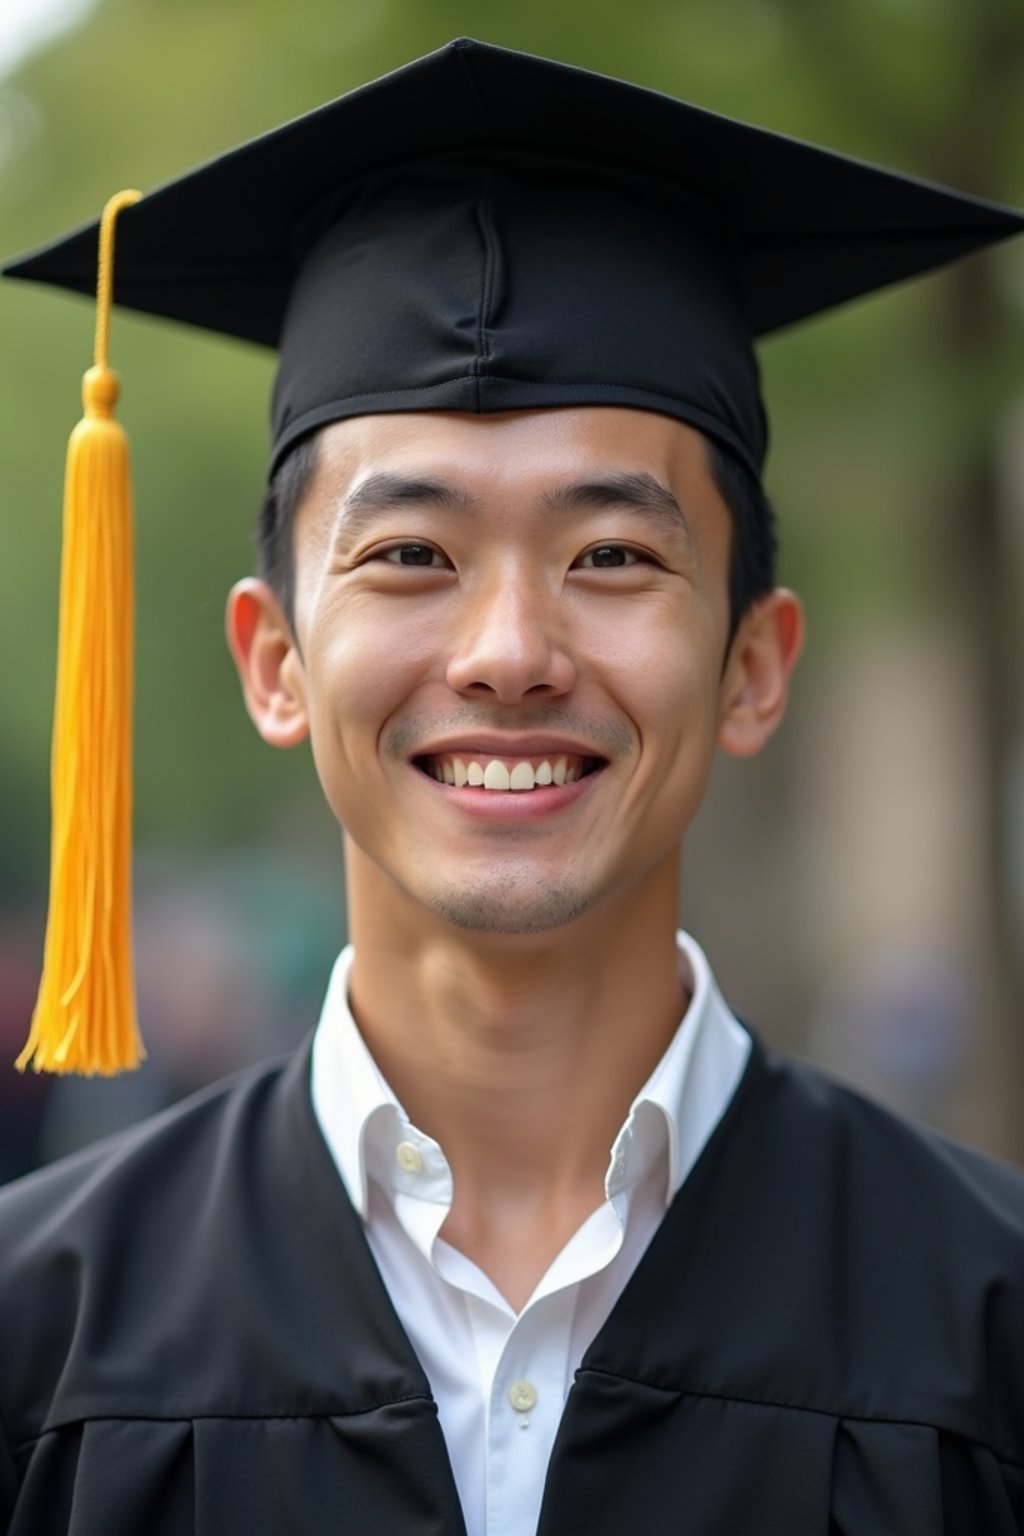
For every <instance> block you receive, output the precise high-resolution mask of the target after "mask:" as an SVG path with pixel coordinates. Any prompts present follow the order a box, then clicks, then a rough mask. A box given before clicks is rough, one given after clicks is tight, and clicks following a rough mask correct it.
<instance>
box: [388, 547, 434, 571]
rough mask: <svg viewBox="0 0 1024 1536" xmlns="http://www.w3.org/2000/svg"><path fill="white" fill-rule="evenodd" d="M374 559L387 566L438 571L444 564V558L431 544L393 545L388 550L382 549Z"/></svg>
mask: <svg viewBox="0 0 1024 1536" xmlns="http://www.w3.org/2000/svg"><path fill="white" fill-rule="evenodd" d="M376 558H377V559H379V560H386V561H387V563H388V564H389V565H414V566H418V567H419V568H420V569H424V568H429V567H433V568H434V569H435V570H440V569H442V568H443V566H444V564H445V559H444V556H443V555H442V554H441V551H440V550H439V549H435V548H434V546H433V544H393V545H392V546H391V548H390V549H382V550H381V551H380V552H379V554H378V555H377V556H376Z"/></svg>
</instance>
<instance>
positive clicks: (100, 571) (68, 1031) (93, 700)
mask: <svg viewBox="0 0 1024 1536" xmlns="http://www.w3.org/2000/svg"><path fill="white" fill-rule="evenodd" d="M139 195H140V194H139V193H137V192H122V193H119V194H118V195H117V196H116V197H114V198H111V200H110V202H109V203H108V204H107V206H106V208H105V209H104V212H103V218H102V221H101V225H100V251H99V277H98V285H97V288H98V291H97V314H96V350H95V364H94V366H93V367H92V368H90V369H89V371H88V372H87V373H86V375H85V379H84V381H83V390H82V394H83V400H84V405H85V415H84V417H83V419H82V420H81V421H80V422H79V423H78V425H77V426H76V427H75V429H74V431H73V432H72V434H71V440H70V442H69V444H68V458H67V474H66V479H65V488H64V533H63V549H62V554H61V580H60V632H59V638H58V644H57V688H56V704H55V708H54V726H53V749H52V757H51V795H52V832H51V854H50V907H49V915H48V918H47V926H46V944H45V949H44V955H43V976H42V981H41V984H40V989H39V997H38V1000H37V1003H36V1008H35V1013H34V1015H33V1018H32V1025H31V1030H30V1033H29V1038H28V1041H27V1043H26V1045H25V1048H24V1050H23V1051H22V1053H21V1055H20V1056H19V1057H18V1060H17V1063H16V1065H17V1066H18V1068H19V1069H20V1070H24V1069H25V1067H26V1066H31V1067H33V1068H34V1069H35V1070H36V1071H37V1072H38V1071H45V1072H58V1073H67V1072H80V1073H85V1074H93V1073H102V1074H104V1075H111V1074H114V1073H117V1072H121V1071H124V1070H126V1069H128V1068H131V1067H136V1066H138V1064H139V1062H140V1060H141V1059H142V1058H143V1056H144V1055H145V1052H144V1050H143V1047H142V1042H141V1040H140V1037H139V1032H138V1026H137V1023H136V1017H135V979H134V965H133V960H132V911H131V822H132V783H131V743H132V687H133V677H132V674H133V655H134V620H135V613H134V607H135V604H134V575H133V570H134V548H133V543H134V536H133V527H132V506H131V487H130V482H129V474H128V442H127V438H126V436H125V433H124V430H123V429H122V427H121V426H120V425H119V424H118V423H117V422H116V421H115V420H114V416H113V411H114V406H115V404H116V402H117V398H118V393H119V386H118V380H117V375H116V374H115V373H113V372H112V370H111V369H110V367H109V365H108V360H107V354H108V341H109V333H110V309H111V303H112V299H113V255H114V229H115V224H116V221H117V217H118V214H119V213H120V212H121V211H122V210H123V209H124V208H126V207H128V206H129V205H130V204H131V203H134V202H136V201H137V200H138V198H139Z"/></svg>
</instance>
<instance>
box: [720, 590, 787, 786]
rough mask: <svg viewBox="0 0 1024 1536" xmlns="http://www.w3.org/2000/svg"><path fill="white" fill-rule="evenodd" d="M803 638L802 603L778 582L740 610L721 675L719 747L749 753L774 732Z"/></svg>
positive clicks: (744, 754) (742, 755)
mask: <svg viewBox="0 0 1024 1536" xmlns="http://www.w3.org/2000/svg"><path fill="white" fill-rule="evenodd" d="M803 643H804V611H803V605H802V604H801V602H800V599H799V598H798V597H797V596H796V595H795V594H794V593H793V592H789V591H787V590H786V588H784V587H778V588H776V590H775V591H774V592H772V593H770V594H769V596H768V597H764V598H761V599H760V601H759V602H756V603H754V604H753V605H752V606H751V607H750V608H749V609H748V610H747V612H746V613H745V614H744V616H743V618H742V620H741V621H740V626H739V628H738V630H737V631H736V634H735V636H734V637H733V642H732V645H731V646H730V647H729V655H728V657H727V659H726V664H725V671H724V673H723V676H722V685H721V712H720V715H719V723H718V736H717V741H718V745H719V746H720V747H721V748H722V750H723V752H728V753H730V754H731V755H732V756H733V757H752V756H753V755H754V753H755V752H760V750H761V748H762V747H763V746H764V744H765V742H766V741H767V740H768V739H769V737H770V736H772V735H773V734H774V732H775V729H776V727H777V726H778V725H779V723H780V721H781V720H782V717H783V715H784V714H785V712H786V701H787V699H788V697H789V679H790V674H791V673H792V671H793V668H794V667H795V666H796V663H797V659H798V657H799V655H800V651H801V649H802V647H803Z"/></svg>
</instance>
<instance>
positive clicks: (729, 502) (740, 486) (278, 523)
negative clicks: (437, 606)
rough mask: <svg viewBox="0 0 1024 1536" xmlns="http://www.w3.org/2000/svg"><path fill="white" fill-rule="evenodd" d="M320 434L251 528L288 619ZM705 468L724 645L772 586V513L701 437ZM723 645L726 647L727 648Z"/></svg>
mask: <svg viewBox="0 0 1024 1536" xmlns="http://www.w3.org/2000/svg"><path fill="white" fill-rule="evenodd" d="M319 443H320V435H319V433H318V432H311V433H310V434H309V436H308V437H304V438H302V439H301V440H300V441H299V443H297V444H296V446H295V447H294V448H293V449H292V450H291V452H290V453H289V454H288V456H287V457H286V458H285V459H284V460H283V462H282V463H281V464H280V465H279V466H278V468H277V470H276V471H275V472H274V475H273V477H272V478H271V481H270V484H269V486H268V487H267V492H266V495H265V497H264V499H263V506H262V507H261V509H260V515H259V522H258V525H257V530H256V545H257V551H258V568H259V573H260V575H261V576H262V578H263V580H264V581H265V582H267V583H268V585H269V586H271V587H272V588H273V590H274V591H275V592H276V594H277V597H278V600H279V601H280V603H281V606H282V608H283V609H284V613H285V617H286V618H287V620H288V622H289V624H294V619H295V548H294V545H295V541H294V537H293V532H292V530H293V527H294V524H295V517H296V514H297V512H298V510H299V507H300V506H301V504H302V500H303V498H304V497H305V495H306V492H307V491H308V490H309V487H310V484H311V483H312V480H313V476H314V475H315V474H316V469H317V465H318V463H319V459H320V448H319ZM705 447H706V451H707V458H708V467H709V469H710V471H711V477H712V479H713V480H714V483H715V488H716V489H717V491H718V493H719V495H720V496H721V498H722V500H723V501H724V502H725V504H726V506H727V507H728V509H729V516H730V518H731V520H732V547H731V550H730V555H729V644H730V645H731V644H732V639H733V636H734V635H735V633H736V629H737V627H738V625H739V622H740V620H741V619H742V617H743V615H744V614H745V613H746V611H747V609H748V608H749V607H750V606H751V604H753V603H755V602H757V600H758V598H761V597H766V596H767V594H768V593H769V592H770V591H771V590H772V588H773V587H774V586H775V564H776V557H777V540H776V533H775V513H774V511H773V509H772V505H771V502H770V501H769V500H768V497H767V496H766V495H765V493H764V490H763V489H762V487H761V484H760V482H759V481H758V480H757V479H756V478H755V476H754V475H752V474H751V472H750V470H749V469H748V468H747V467H746V465H745V464H741V463H740V461H739V459H737V458H735V457H734V456H733V455H732V454H731V453H730V452H729V451H728V450H727V449H725V448H723V447H721V446H720V445H719V444H718V443H716V442H714V441H713V440H712V439H710V438H707V439H705ZM726 649H727V650H728V646H727V647H726Z"/></svg>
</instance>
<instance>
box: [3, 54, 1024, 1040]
mask: <svg viewBox="0 0 1024 1536" xmlns="http://www.w3.org/2000/svg"><path fill="white" fill-rule="evenodd" d="M115 211H116V210H115ZM112 227H113V218H112V216H111V217H110V218H108V220H107V221H106V225H105V237H106V240H107V243H108V245H109V242H110V240H111V238H112ZM1021 230H1024V215H1021V214H1020V213H1018V212H1015V211H1013V210H1011V209H1008V208H1003V207H999V206H997V205H995V204H993V203H989V202H985V201H982V200H980V199H977V198H973V197H969V196H965V195H963V194H960V193H956V192H951V191H948V190H946V189H943V188H940V187H936V186H932V185H929V184H927V183H924V182H921V181H918V180H915V179H913V178H910V177H907V176H904V175H900V174H896V173H894V172H890V171H886V170H882V169H879V168H877V167H874V166H870V165H866V164H864V163H862V162H859V161H856V160H852V159H849V158H847V157H844V156H842V155H837V154H834V153H831V152H829V151H827V150H823V149H820V148H816V147H814V146H811V145H807V144H803V143H800V142H797V141H795V140H792V139H788V138H785V137H783V136H781V135H778V134H774V133H769V132H766V131H764V130H762V129H758V128H756V127H753V126H750V125H747V124H743V123H739V122H735V121H732V120H730V119H727V118H724V117H721V116H718V115H716V114H714V113H711V112H707V111H704V110H702V109H700V108H697V107H694V106H690V105H687V104H685V103H682V102H679V101H676V100H674V99H672V98H670V97H667V96H663V95H659V94H657V93H655V92H652V91H648V90H644V89H642V88H640V87H637V86H633V85H629V84H627V83H625V82H622V81H619V80H614V79H609V78H606V77H603V76H599V75H595V74H591V73H589V72H587V71H584V70H580V69H576V68H573V67H571V66H567V65H563V64H557V63H553V62H550V61H548V60H544V59H539V58H534V57H530V56H528V55H524V54H520V53H516V52H513V51H510V50H507V49H503V48H497V47H493V46H490V45H487V44H483V43H478V42H473V41H470V40H465V39H463V40H459V41H456V42H453V43H450V44H448V45H447V46H446V47H445V48H442V49H440V50H439V51H437V52H436V53H433V54H430V55H428V56H427V57H425V58H423V59H419V60H417V61H415V62H414V63H412V64H409V65H407V66H405V67H404V68H402V69H399V70H396V71H395V72H394V73H392V74H389V75H387V76H385V77H384V78H383V79H380V80H377V81H375V82H373V83H371V84H369V85H367V86H364V87H362V88H361V89H359V90H356V91H353V92H351V93H349V94H348V95H346V96H343V97H341V98H340V99H339V100H337V101H335V102H333V103H331V104H329V105H327V106H325V107H322V108H321V109H319V110H318V111H315V112H312V113H310V114H308V115H306V116H304V117H302V118H299V119H297V120H296V121H294V122H292V123H289V124H287V125H285V126H284V127H282V128H279V129H277V130H275V131H274V132H271V133H268V134H266V135H264V136H263V137H261V138H259V139H256V140H254V141H252V142H251V143H249V144H245V145H243V146H241V147H240V148H238V149H235V150H232V151H230V152H229V153H227V154H225V155H222V156H221V157H219V158H218V159H215V160H213V161H211V162H209V163H208V164H206V165H204V166H201V167H200V168H199V169H198V170H195V171H193V172H191V173H190V174H188V175H186V176H183V177H181V178H180V179H178V180H176V181H174V182H172V183H170V184H168V185H166V186H164V187H162V188H160V189H158V190H157V191H155V192H153V193H150V194H149V195H147V196H145V197H143V198H142V199H141V200H140V201H139V202H138V203H137V205H136V206H134V207H128V208H127V209H126V211H125V212H124V213H123V214H122V215H121V218H120V220H119V224H118V237H117V239H118V248H117V266H116V278H115V282H114V298H115V299H116V302H117V303H119V304H122V305H125V306H127V307H130V308H133V309H137V310H142V311H145V312H148V313H151V314H154V315H160V316H164V317H167V318H170V319H173V320H178V321H183V322H186V323H189V324H194V325H198V326H201V327H203V328H206V329H209V330H214V331H221V332H224V333H226V334H229V335H233V336H238V337H242V338H246V339H248V340H251V341H254V342H257V343H261V344H264V345H267V346H271V347H275V348H277V349H278V351H279V353H280V362H279V367H278V373H277V378H276V382H275V386H274V391H273V400H272V421H271V435H272V448H271V469H273V468H274V467H275V466H277V465H279V464H280V463H281V462H282V460H283V458H284V456H285V455H286V454H287V453H288V451H289V449H290V448H291V447H292V446H293V445H294V444H295V443H297V442H298V441H299V440H300V439H301V438H303V437H304V436H306V435H307V434H308V433H309V432H311V431H313V430H315V429H316V428H317V427H318V426H320V425H322V424H324V423H326V422H329V421H335V420H339V419H341V418H344V417H346V416H353V415H361V414H366V413H371V412H373V413H375V412H387V411H410V410H416V411H422V410H452V411H473V412H486V411H507V410H515V409H528V408H537V407H544V406H557V405H567V404H576V405H579V404H614V405H629V406H635V407H639V408H641V409H647V410H655V411H661V412H663V413H665V414H667V415H670V416H674V417H676V418H678V419H679V420H682V421H684V422H687V423H688V424H690V425H692V426H695V427H697V428H698V429H700V430H702V431H703V432H705V433H707V434H708V435H709V436H711V437H713V438H715V439H716V440H717V441H718V442H720V443H721V444H722V445H723V446H725V447H726V448H727V449H728V450H729V451H730V452H731V453H732V454H734V455H735V456H736V457H737V458H738V459H739V460H740V461H741V462H743V463H744V464H746V466H747V467H748V469H750V470H751V471H752V472H753V473H754V474H758V473H759V472H760V468H761V465H762V463H763V458H764V452H765V444H766V424H765V416H764V410H763V407H762V404H761V398H760V389H759V382H758V371H757V364H756V360H755V356H754V350H753V343H754V340H755V339H756V338H757V337H759V336H763V335H765V334H767V333H769V332H771V331H773V330H776V329H778V328H780V327H782V326H784V325H787V324H790V323H792V322H794V321H797V320H800V319H803V318H805V317H808V316H810V315H814V314H817V313H819V312H821V311H822V310H825V309H828V308H830V307H832V306H834V305H836V304H840V303H842V302H844V301H846V300H848V299H852V298H855V297H857V296H858V295H860V294H864V293H867V292H870V291H872V290H875V289H878V288H881V287H884V286H886V285H888V284H890V283H894V282H897V281H899V280H901V279H904V278H907V277H909V276H912V275H915V274H919V273H923V272H926V271H928V270H930V269H932V268H934V267H937V266H940V265H942V264H944V263H945V262H947V261H950V260H952V259H954V258H956V257H959V256H962V255H964V254H966V253H968V252H969V251H972V250H974V249H976V248H978V247H981V246H984V245H987V244H990V243H991V242H993V241H996V240H999V239H1001V238H1004V237H1006V236H1008V235H1011V234H1014V233H1016V232H1019V231H1021ZM98 236H99V228H98V226H97V225H96V224H91V225H88V226H86V227H84V228H82V229H80V230H78V231H76V232H74V233H73V234H71V235H69V236H67V237H66V238H64V239H62V240H60V241H58V242H56V243H54V244H52V245H50V246H48V247H46V248H44V249H42V250H40V251H38V252H36V253H34V254H32V255H30V256H27V257H24V258H21V259H20V260H17V261H14V262H11V263H10V264H8V265H7V267H6V268H5V271H6V274H7V275H9V276H14V277H21V278H27V279H31V280H35V281H39V282H45V283H50V284H55V285H57V286H60V287H64V288H69V289H73V290H78V291H81V292H83V293H91V292H93V291H94V289H95V287H96V249H97V239H98ZM107 272H108V274H109V261H108V263H107ZM105 314H106V305H105V304H103V305H101V320H102V323H103V324H104V325H105V319H103V317H105ZM104 409H106V410H107V412H108V414H109V406H106V407H104ZM66 547H67V544H66ZM64 590H65V591H66V590H67V588H66V587H65V588H64ZM77 691H78V692H81V690H80V689H79V690H77ZM56 758H57V754H56V751H55V763H56ZM55 780H56V770H55ZM119 857H126V854H125V852H124V850H123V849H122V850H121V854H120V855H119ZM52 879H53V877H52V876H51V924H52V922H53V917H54V901H55V897H54V892H53V885H52ZM78 883H79V885H81V883H82V882H81V879H79V882H78ZM120 905H121V906H122V907H123V906H124V903H123V902H122V903H121V904H120ZM125 920H126V919H124V917H123V914H122V923H123V922H124V921H125ZM85 927H86V928H88V927H89V925H88V924H86V925H85ZM90 942H94V940H92V939H90ZM83 963H84V962H83ZM119 963H120V962H119ZM122 969H123V967H122ZM81 972H82V964H78V965H72V967H71V974H72V976H73V977H76V978H77V977H80V974H81ZM46 984H47V981H46V975H45V964H44V988H45V987H46ZM56 992H57V994H58V997H59V999H60V1008H61V1009H66V1007H67V1003H66V1001H65V999H66V997H67V995H68V992H69V986H68V985H67V984H64V985H61V986H58V987H56ZM76 1018H77V1015H76ZM82 1027H84V1026H82ZM74 1028H75V1030H76V1031H77V1030H78V1029H79V1028H80V1025H79V1023H76V1024H75V1026H74ZM132 1029H134V1024H132ZM58 1035H59V1037H60V1038H61V1039H62V1040H63V1041H64V1044H63V1046H62V1051H63V1056H62V1057H61V1058H60V1059H59V1060H56V1061H55V1062H54V1063H53V1064H55V1065H57V1066H58V1068H59V1067H60V1066H61V1064H62V1061H66V1060H67V1058H68V1047H67V1041H68V1028H67V1027H65V1028H64V1029H63V1032H61V1031H58ZM132 1049H134V1048H132ZM132 1049H129V1050H128V1052H127V1055H128V1056H129V1057H131V1055H132ZM73 1054H76V1055H77V1052H76V1053H73ZM35 1059H36V1061H37V1064H38V1063H39V1062H40V1059H41V1058H40V1053H39V1051H38V1050H37V1051H36V1057H35ZM79 1060H80V1061H81V1062H82V1063H83V1064H84V1066H85V1069H86V1070H89V1069H90V1067H89V1063H90V1062H93V1063H94V1066H93V1068H91V1069H95V1065H96V1064H100V1063H101V1060H102V1069H104V1070H106V1069H107V1067H106V1063H107V1062H108V1060H112V1058H110V1057H109V1056H108V1055H106V1054H103V1055H102V1058H101V1057H100V1056H98V1055H96V1054H95V1053H93V1052H91V1048H90V1050H87V1051H85V1052H84V1053H83V1054H82V1055H81V1056H80V1057H79ZM115 1064H116V1063H115Z"/></svg>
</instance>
